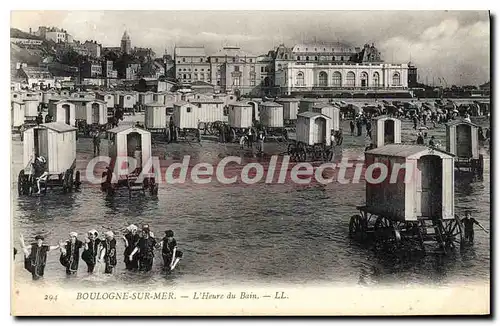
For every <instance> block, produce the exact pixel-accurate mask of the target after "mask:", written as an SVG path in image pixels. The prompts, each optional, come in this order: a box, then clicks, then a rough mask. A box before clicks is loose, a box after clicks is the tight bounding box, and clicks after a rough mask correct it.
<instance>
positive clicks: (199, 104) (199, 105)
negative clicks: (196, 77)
mask: <svg viewBox="0 0 500 326" xmlns="http://www.w3.org/2000/svg"><path fill="white" fill-rule="evenodd" d="M198 107H199V108H201V103H198ZM188 110H189V108H188Z"/></svg>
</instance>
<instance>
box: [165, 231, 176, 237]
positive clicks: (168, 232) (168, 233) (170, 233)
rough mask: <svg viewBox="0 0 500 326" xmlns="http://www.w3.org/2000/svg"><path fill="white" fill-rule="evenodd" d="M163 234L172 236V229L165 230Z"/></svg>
mask: <svg viewBox="0 0 500 326" xmlns="http://www.w3.org/2000/svg"><path fill="white" fill-rule="evenodd" d="M165 236H166V237H173V236H174V231H172V230H167V231H165Z"/></svg>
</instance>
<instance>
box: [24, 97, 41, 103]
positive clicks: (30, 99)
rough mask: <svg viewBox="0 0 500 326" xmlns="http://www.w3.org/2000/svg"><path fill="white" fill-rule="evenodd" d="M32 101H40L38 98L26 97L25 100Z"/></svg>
mask: <svg viewBox="0 0 500 326" xmlns="http://www.w3.org/2000/svg"><path fill="white" fill-rule="evenodd" d="M30 101H34V102H38V100H37V99H36V98H25V99H24V102H30Z"/></svg>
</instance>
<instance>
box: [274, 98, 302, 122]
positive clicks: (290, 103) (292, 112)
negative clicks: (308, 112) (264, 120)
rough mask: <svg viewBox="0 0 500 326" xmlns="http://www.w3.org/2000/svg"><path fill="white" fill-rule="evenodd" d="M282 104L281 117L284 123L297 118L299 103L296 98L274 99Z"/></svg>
mask: <svg viewBox="0 0 500 326" xmlns="http://www.w3.org/2000/svg"><path fill="white" fill-rule="evenodd" d="M276 103H279V104H281V105H282V106H283V119H284V120H285V125H290V124H292V123H293V122H295V121H296V120H297V113H299V103H300V100H299V99H298V98H280V99H277V100H276Z"/></svg>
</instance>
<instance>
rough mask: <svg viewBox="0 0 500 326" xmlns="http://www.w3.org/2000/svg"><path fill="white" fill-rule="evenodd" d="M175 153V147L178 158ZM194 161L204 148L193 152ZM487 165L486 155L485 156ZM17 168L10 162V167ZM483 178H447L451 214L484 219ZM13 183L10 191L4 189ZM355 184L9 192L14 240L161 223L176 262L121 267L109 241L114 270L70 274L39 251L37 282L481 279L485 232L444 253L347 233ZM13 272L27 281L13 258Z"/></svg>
mask: <svg viewBox="0 0 500 326" xmlns="http://www.w3.org/2000/svg"><path fill="white" fill-rule="evenodd" d="M182 155H183V153H179V157H182ZM199 155H200V156H203V157H204V158H205V157H206V155H201V154H199ZM485 164H486V165H489V159H488V158H487V161H486V163H485ZM19 169H20V167H19V165H17V166H16V164H14V171H13V173H15V174H17V172H18V171H19ZM485 171H486V173H487V174H485V176H484V180H483V181H478V180H466V179H463V178H462V177H458V176H457V178H456V200H455V205H456V211H457V213H460V212H462V211H463V210H464V209H469V208H473V215H474V217H475V218H476V219H478V221H479V222H480V223H482V224H483V225H484V226H486V227H487V226H488V225H489V219H490V211H489V206H490V195H489V194H490V183H489V169H485ZM14 189H15V188H14ZM364 195H365V189H364V183H363V182H360V183H359V184H349V185H339V184H331V185H328V186H325V187H321V186H297V185H291V184H272V185H270V184H264V183H259V184H255V185H252V186H245V185H238V184H236V185H232V186H222V185H220V184H209V185H205V186H195V185H193V184H184V185H161V186H160V189H159V195H158V199H152V198H150V197H149V196H146V197H141V196H134V197H133V198H132V199H129V197H128V194H127V193H124V194H123V196H118V197H114V198H106V196H105V195H104V194H103V193H101V191H100V189H99V187H98V186H91V185H83V187H82V189H81V191H80V192H77V193H72V194H68V195H63V194H60V195H55V194H49V195H47V196H41V197H31V198H17V194H15V193H14V195H13V196H14V220H13V224H14V237H15V239H16V243H15V245H16V247H17V248H19V245H18V242H17V238H18V235H19V233H21V232H22V233H23V234H24V236H25V238H26V239H27V241H31V239H33V237H34V235H35V234H36V233H38V232H41V233H43V234H44V235H45V236H46V240H47V241H48V242H49V243H51V244H56V243H57V241H59V240H61V239H66V238H67V237H68V233H69V232H70V231H76V232H78V233H79V234H80V238H82V239H83V235H84V234H85V233H86V232H87V231H88V230H90V229H93V228H96V229H97V230H99V231H100V232H101V233H102V232H103V231H105V230H108V229H111V230H113V231H114V232H115V233H116V234H117V237H120V235H121V234H123V231H124V229H125V227H126V226H127V225H128V224H130V223H134V224H137V225H141V224H149V225H150V226H151V228H152V231H153V232H154V233H155V235H156V237H158V238H159V237H162V236H163V233H164V231H165V230H167V229H172V230H174V231H175V237H176V239H177V241H178V244H179V246H180V249H181V250H182V251H183V252H184V254H185V256H184V259H183V260H182V261H181V263H180V264H179V267H178V269H176V270H175V271H174V272H173V273H172V274H169V275H165V274H163V273H162V272H161V255H159V252H157V257H156V261H155V265H154V268H153V272H151V273H146V274H138V273H131V272H127V271H125V268H124V264H123V249H124V248H123V243H122V242H121V241H120V240H119V239H118V240H119V241H118V245H117V248H118V267H117V270H116V273H115V274H114V275H111V276H109V275H103V274H100V275H91V276H88V275H86V272H85V266H84V265H85V264H84V263H83V262H81V263H80V270H79V273H78V275H77V277H69V278H68V277H67V276H66V275H65V273H64V268H63V267H62V266H61V265H60V263H59V259H58V258H59V253H58V252H51V253H49V259H48V265H47V270H46V279H45V280H44V281H43V282H51V283H57V284H59V285H61V286H71V285H73V284H75V283H78V284H81V285H85V286H91V287H93V286H97V285H98V284H106V285H113V284H120V286H137V285H138V284H140V285H141V286H143V287H145V288H148V287H151V288H153V287H155V286H158V285H166V286H176V285H177V284H185V283H190V284H207V283H213V284H218V285H224V284H228V283H239V284H242V283H243V284H255V283H275V282H282V283H295V284H304V283H310V282H322V281H326V282H330V283H360V284H392V283H394V282H396V283H401V284H407V283H420V284H422V283H425V284H427V283H429V282H432V283H449V282H456V281H458V282H464V281H469V280H471V279H481V280H488V279H489V261H490V257H489V248H490V242H489V237H488V235H486V234H485V233H483V232H482V231H481V230H478V231H476V243H475V246H474V247H473V248H468V250H467V251H466V252H464V253H457V254H456V255H452V256H449V257H448V256H442V255H437V254H427V255H421V254H417V253H407V254H403V253H398V254H391V255H387V254H383V253H381V252H378V251H375V250H374V249H373V248H372V247H371V246H368V245H361V244H359V243H356V242H353V241H351V240H350V239H349V238H348V236H347V235H348V223H349V218H350V216H351V215H353V214H355V213H357V211H356V209H355V206H356V205H359V204H362V201H363V199H364ZM15 265H16V270H17V272H16V274H15V275H16V278H18V279H19V280H22V281H27V282H31V279H30V275H29V273H27V272H25V271H23V269H22V259H21V255H18V256H17V257H16V263H15Z"/></svg>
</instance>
